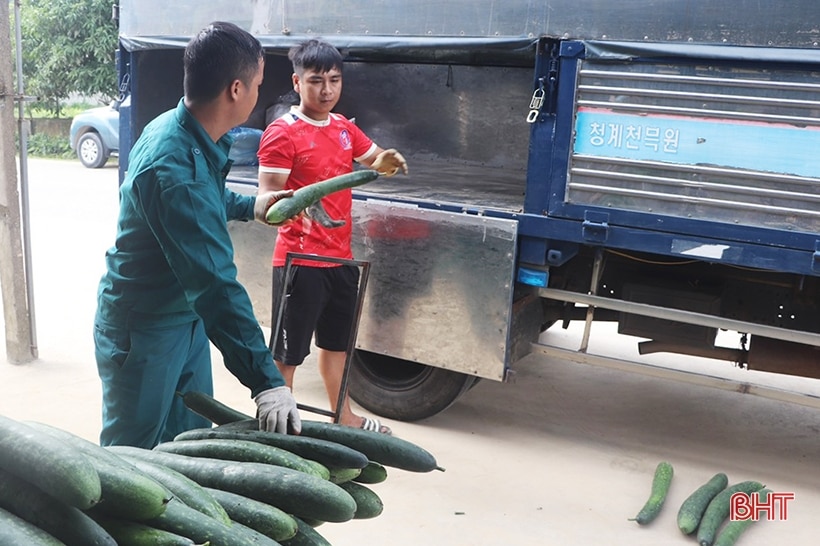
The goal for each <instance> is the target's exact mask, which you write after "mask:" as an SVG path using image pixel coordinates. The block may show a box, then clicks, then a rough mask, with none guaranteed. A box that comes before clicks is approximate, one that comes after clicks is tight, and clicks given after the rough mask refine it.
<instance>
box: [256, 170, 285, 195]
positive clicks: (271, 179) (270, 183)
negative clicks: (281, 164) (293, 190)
mask: <svg viewBox="0 0 820 546" xmlns="http://www.w3.org/2000/svg"><path fill="white" fill-rule="evenodd" d="M287 181H288V175H287V174H284V173H267V172H260V173H259V193H260V194H261V193H264V192H266V191H279V190H284V189H285V182H287Z"/></svg>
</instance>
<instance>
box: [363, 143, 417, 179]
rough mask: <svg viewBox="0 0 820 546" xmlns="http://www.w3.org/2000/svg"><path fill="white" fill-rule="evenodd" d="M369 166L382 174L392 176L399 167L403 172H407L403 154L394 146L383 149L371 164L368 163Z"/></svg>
mask: <svg viewBox="0 0 820 546" xmlns="http://www.w3.org/2000/svg"><path fill="white" fill-rule="evenodd" d="M370 168H371V169H373V170H375V171H377V172H378V173H379V174H381V175H383V176H393V175H394V174H396V173H397V172H399V169H401V171H402V172H403V173H404V174H407V173H408V172H409V171H408V170H407V161H405V160H404V156H403V155H401V154H400V153H399V152H397V151H396V149H395V148H390V149H389V150H384V151H383V152H381V153H380V154H379V155H377V156H376V159H375V160H374V161H373V164H372V165H370Z"/></svg>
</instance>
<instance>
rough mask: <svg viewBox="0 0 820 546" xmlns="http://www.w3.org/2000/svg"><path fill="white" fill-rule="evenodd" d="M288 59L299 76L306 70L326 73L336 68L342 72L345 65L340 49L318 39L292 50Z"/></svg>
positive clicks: (303, 43)
mask: <svg viewBox="0 0 820 546" xmlns="http://www.w3.org/2000/svg"><path fill="white" fill-rule="evenodd" d="M288 59H290V62H291V63H293V71H294V72H296V73H297V74H300V73H302V71H304V70H305V69H308V70H315V71H316V72H319V73H324V72H328V71H330V70H332V69H334V68H335V69H337V70H339V71H340V72H341V70H342V63H343V59H342V54H341V52H339V50H338V49H336V48H335V47H333V46H332V45H330V44H329V43H327V42H325V41H323V40H319V39H316V38H314V39H311V40H308V41H306V42H302V43H301V44H299V45H297V46H295V47H293V48H291V50H290V51H289V52H288Z"/></svg>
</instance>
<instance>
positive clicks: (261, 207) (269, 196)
mask: <svg viewBox="0 0 820 546" xmlns="http://www.w3.org/2000/svg"><path fill="white" fill-rule="evenodd" d="M291 195H293V190H279V191H268V192H265V193H260V194H259V195H257V196H256V202H255V203H254V205H253V217H254V219H255V220H257V221H258V222H262V223H263V224H265V225H268V226H270V225H273V224H268V221H267V220H266V216H267V214H268V209H269V208H271V206H273V204H274V203H276V202H277V201H279V200H280V199H283V198H286V197H290V196H291Z"/></svg>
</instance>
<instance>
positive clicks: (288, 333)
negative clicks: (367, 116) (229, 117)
mask: <svg viewBox="0 0 820 546" xmlns="http://www.w3.org/2000/svg"><path fill="white" fill-rule="evenodd" d="M289 58H290V60H291V62H292V63H293V71H294V74H293V76H292V79H293V89H294V90H295V91H296V92H297V93H298V94H299V99H300V102H299V105H298V106H293V107H292V108H291V110H290V112H288V113H286V114H284V115H283V116H281V117H279V118H278V119H276V120H274V121H273V122H272V123H271V124H270V125H269V126H268V127H267V129H266V130H265V132H264V134H263V135H262V139H261V140H260V143H259V154H258V155H259V192H260V193H261V192H265V191H271V190H282V189H292V190H296V189H298V188H301V187H304V186H307V185H310V184H314V183H316V182H320V181H322V180H327V179H328V178H332V177H334V176H338V175H341V174H345V173H349V172H351V171H352V170H353V161H356V162H358V163H360V164H362V165H364V166H366V167H370V168H373V169H376V170H377V171H379V172H380V173H381V174H383V175H386V176H392V175H393V174H396V173H397V172H398V171H399V170H401V171H402V172H404V173H405V174H407V172H408V171H407V163H406V162H405V160H404V158H403V157H402V156H401V154H399V153H398V152H397V151H396V150H393V149H391V150H383V149H381V148H380V147H379V146H377V145H376V144H375V143H374V142H373V141H372V140H370V138H368V137H367V135H365V134H364V132H363V131H362V130H361V129H359V128H358V127H357V126H356V125H355V124H354V123H353V122H351V121H350V120H348V119H346V118H345V117H344V116H342V115H339V114H336V113H334V112H332V110H333V108H334V107H335V106H336V103H338V102H339V98H340V96H341V92H342V63H343V60H342V55H341V53H340V52H339V51H338V50H337V49H336V48H335V47H333V46H332V45H330V44H328V43H327V42H324V41H321V40H315V39H314V40H309V41H307V42H304V43H302V44H300V45H298V46H296V47H295V48H293V49H292V50H291V51H290V53H289ZM352 199H353V198H352V191H351V190H349V189H347V190H343V191H339V192H335V193H333V194H331V195H329V196H327V197H325V198H324V199H322V206H323V207H324V209H325V211H326V212H327V215H328V216H329V217H330V218H331V219H333V220H344V225H341V226H339V227H325V226H324V225H322V224H321V223H320V222H318V221H315V220H313V219H311V218H310V217H308V216H303V217H301V218H298V219H297V220H295V221H293V222H289V223H288V224H286V225H284V226H282V227H280V228H279V232H278V236H277V238H276V245H275V247H274V251H273V267H274V286H273V290H274V292H273V293H274V295H275V296H278V295H279V294H281V290H282V289H281V287H282V283H283V282H284V265H285V257H286V255H287V253H288V252H298V253H305V254H316V255H318V256H325V257H334V258H343V259H352V258H353V253H352V251H351V248H350V236H351V207H352V203H353V201H352ZM293 266H294V270H293V272H292V278H291V280H290V285H289V286H288V305H287V306H286V307H285V313H284V316H283V317H282V327H281V330H280V332H279V335H278V336H277V339H278V342H277V346H276V347H274V352H273V355H274V359H275V360H276V364H277V366H278V367H279V370H280V371H281V372H282V375H283V376H284V378H285V382H286V384H287V385H288V386H289V387H291V388H293V376H294V372H295V370H296V367H297V366H298V365H300V364H301V363H302V362H303V361H304V359H305V357H306V356H307V355H308V354H309V353H310V343H311V338H312V337H313V334H314V332H315V334H316V346H317V347H318V349H319V353H318V364H319V373H321V375H322V378H323V380H324V383H325V389H326V390H327V394H328V398H329V400H330V407H331V408H334V409H335V408H336V407H337V401H338V395H339V389H340V386H341V380H342V374H343V371H344V363H345V360H346V356H347V355H346V352H345V351H346V350H347V341H348V338H349V336H350V331H351V328H352V323H353V319H354V316H353V311H354V307H355V303H356V296H357V291H358V282H359V270H358V268H356V267H354V266H347V265H338V264H335V263H329V262H319V261H311V260H294V261H293ZM339 422H341V423H342V424H344V425H348V426H352V427H360V428H364V429H366V430H375V431H379V432H383V433H386V434H390V432H391V431H390V429H389V428H388V427H386V426H384V425H382V424H381V423H379V422H378V420H376V419H371V418H369V417H361V416H358V415H355V414H354V413H353V412H352V410H351V409H350V404H349V401H348V400H344V403H343V406H342V411H341V415H340V419H339Z"/></svg>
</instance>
